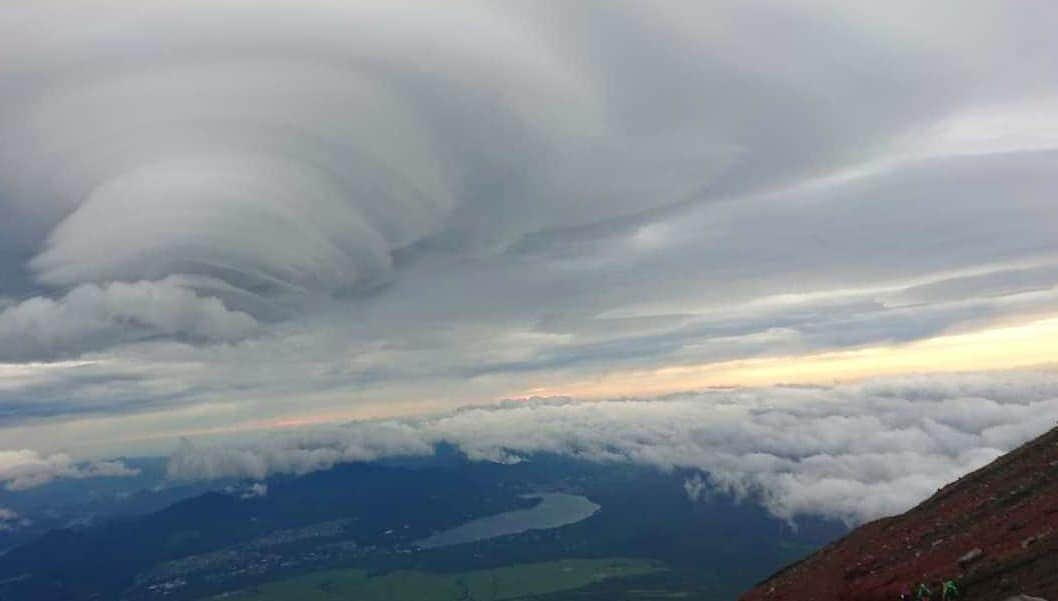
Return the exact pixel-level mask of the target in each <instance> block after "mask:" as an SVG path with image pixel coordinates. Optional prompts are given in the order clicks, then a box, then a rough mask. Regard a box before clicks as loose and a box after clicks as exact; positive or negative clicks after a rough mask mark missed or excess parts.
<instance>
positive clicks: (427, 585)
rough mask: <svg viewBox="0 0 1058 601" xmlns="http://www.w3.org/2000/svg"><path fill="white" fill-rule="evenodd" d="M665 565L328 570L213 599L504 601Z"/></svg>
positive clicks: (617, 562)
mask: <svg viewBox="0 0 1058 601" xmlns="http://www.w3.org/2000/svg"><path fill="white" fill-rule="evenodd" d="M662 569H664V568H663V567H662V566H661V565H660V564H659V563H657V562H653V561H647V560H642V559H621V558H612V559H563V560H559V561H548V562H543V563H527V564H515V565H511V566H505V567H502V568H496V569H493V570H478V571H474V572H459V573H453V574H440V573H430V572H416V571H398V572H391V573H389V574H384V575H381V576H369V575H368V574H367V573H366V572H364V571H363V570H356V569H349V570H329V571H325V572H314V573H312V574H308V575H305V576H301V577H298V578H291V579H289V580H280V581H277V582H270V583H267V584H262V585H260V586H256V587H252V588H249V589H246V590H243V591H239V592H237V593H228V594H225V595H222V596H219V597H213V599H224V601H353V600H355V601H503V600H505V599H509V600H514V599H523V598H526V597H532V596H536V595H546V594H548V593H557V592H559V591H566V590H572V589H577V588H580V587H583V586H587V585H589V584H592V583H594V582H598V581H600V580H606V579H610V578H625V577H628V576H637V575H640V574H649V573H651V572H656V571H659V570H662Z"/></svg>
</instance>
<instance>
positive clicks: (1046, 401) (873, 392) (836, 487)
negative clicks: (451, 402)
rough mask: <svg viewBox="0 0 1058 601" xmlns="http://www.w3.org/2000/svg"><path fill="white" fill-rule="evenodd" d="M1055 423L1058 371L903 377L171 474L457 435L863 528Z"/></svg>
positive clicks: (224, 462)
mask: <svg viewBox="0 0 1058 601" xmlns="http://www.w3.org/2000/svg"><path fill="white" fill-rule="evenodd" d="M1056 423H1058V375H1055V374H1053V373H1030V372H1024V373H1007V374H1002V375H999V374H974V375H962V376H947V377H931V378H923V377H903V378H887V379H880V380H872V381H868V382H865V383H862V384H857V385H842V386H834V387H826V388H824V387H779V388H764V389H745V390H738V391H734V390H714V391H705V392H699V393H687V394H681V395H675V396H671V397H665V398H661V399H655V400H614V401H601V402H589V403H585V402H574V401H570V400H561V399H557V400H547V399H537V400H530V401H524V402H516V401H512V402H508V403H506V404H503V405H500V406H495V407H480V408H467V409H463V410H460V411H457V412H454V413H449V414H444V415H439V416H435V417H430V418H420V419H409V420H402V421H382V422H360V423H354V424H349V425H345V426H332V427H327V428H318V429H307V430H299V431H294V432H283V433H276V434H273V435H270V436H266V437H263V438H260V439H258V440H255V441H253V442H244V443H243V444H241V445H232V444H224V445H217V444H210V443H201V442H195V441H188V440H185V441H184V442H182V443H181V445H180V448H179V449H178V450H177V451H176V452H175V453H174V454H173V456H172V457H171V458H170V460H169V475H170V477H171V478H175V479H178V480H180V479H211V478H225V477H238V478H250V479H258V480H260V479H264V478H266V477H268V476H269V475H273V474H304V473H308V472H311V471H316V470H322V469H327V468H329V467H332V466H333V465H335V464H337V463H343V462H355V461H372V460H376V459H379V458H384V457H394V456H406V455H412V456H414V455H428V454H432V452H433V448H434V445H436V444H438V443H442V442H443V443H448V444H451V445H454V446H456V447H458V448H459V449H460V450H461V451H462V452H463V453H465V454H466V455H467V456H468V457H469V458H470V459H472V460H476V461H496V462H512V461H521V460H524V459H528V460H532V459H531V456H532V455H533V454H535V453H557V454H560V455H565V456H570V457H576V458H580V459H586V460H589V461H603V462H632V463H636V464H640V465H646V466H651V467H656V468H658V469H662V470H673V469H680V470H695V471H696V472H700V473H701V474H703V475H704V478H705V484H706V486H707V487H708V488H711V489H718V490H722V491H724V492H727V493H730V494H733V495H735V496H737V497H739V498H743V499H746V500H748V501H751V502H758V503H761V504H763V505H764V506H765V507H766V508H768V509H769V510H770V511H771V512H772V513H774V514H775V515H776V516H779V517H782V518H786V519H793V518H796V517H797V516H803V515H821V516H826V517H831V518H837V519H842V520H846V521H849V522H861V521H865V520H869V519H873V518H877V517H881V516H884V515H890V514H893V513H898V512H901V511H903V510H905V509H908V508H910V507H911V506H912V505H914V504H915V503H917V502H919V501H922V500H924V499H925V498H926V497H927V496H929V495H930V494H932V493H933V492H934V491H936V490H937V489H938V488H939V487H941V486H942V485H944V484H946V483H948V482H950V481H953V480H954V479H956V478H958V477H960V476H962V475H963V474H965V473H967V472H968V471H970V470H973V469H976V468H978V467H981V466H983V465H985V464H987V463H988V462H990V461H992V460H993V459H995V458H997V457H998V456H1000V455H1001V454H1003V453H1005V452H1007V451H1009V450H1011V449H1013V448H1015V447H1016V446H1018V445H1020V444H1021V443H1023V442H1026V441H1028V440H1030V439H1032V438H1034V437H1036V436H1038V435H1039V434H1041V433H1042V432H1044V431H1045V430H1047V429H1049V428H1051V427H1054V426H1055V424H1056ZM700 478H701V476H698V475H694V476H689V477H688V486H687V488H688V494H692V493H691V491H692V490H696V491H697V493H696V496H701V494H702V489H701V488H700V486H701V483H700ZM696 481H699V482H698V484H697V487H696V486H695V484H696Z"/></svg>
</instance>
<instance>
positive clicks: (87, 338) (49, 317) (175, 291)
mask: <svg viewBox="0 0 1058 601" xmlns="http://www.w3.org/2000/svg"><path fill="white" fill-rule="evenodd" d="M257 326H258V324H257V322H256V320H254V318H252V317H250V316H249V315H247V314H246V313H242V312H239V311H232V310H229V309H228V308H226V307H225V306H224V304H223V303H222V302H221V301H220V300H218V299H217V298H213V297H205V296H199V295H198V294H196V293H195V292H194V291H193V290H191V289H189V288H186V287H184V286H182V285H180V283H179V281H178V280H177V279H175V278H169V279H166V280H161V281H157V282H147V281H141V282H133V283H125V282H111V283H109V284H105V285H102V286H99V285H96V284H82V285H80V286H77V287H76V288H74V289H73V290H71V291H70V292H68V293H67V294H66V295H65V296H63V297H62V298H60V299H58V300H52V299H50V298H45V297H34V298H31V299H28V300H25V301H22V302H21V303H18V304H16V305H13V306H10V307H7V308H5V309H3V310H0V360H5V359H7V360H10V359H22V360H25V359H33V358H37V357H42V356H43V357H49V356H54V355H64V354H75V353H77V352H79V351H83V350H85V349H88V348H92V347H94V346H97V345H98V344H100V343H106V342H114V341H118V340H122V339H124V340H135V339H137V338H143V337H148V336H152V335H163V334H164V335H170V336H173V335H177V336H186V337H188V338H191V339H198V340H207V341H231V340H238V339H240V338H245V337H246V336H249V335H250V334H252V333H253V332H255V331H256V329H257Z"/></svg>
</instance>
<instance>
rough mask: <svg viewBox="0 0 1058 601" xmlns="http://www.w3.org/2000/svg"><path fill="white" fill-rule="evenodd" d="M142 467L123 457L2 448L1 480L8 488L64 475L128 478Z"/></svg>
mask: <svg viewBox="0 0 1058 601" xmlns="http://www.w3.org/2000/svg"><path fill="white" fill-rule="evenodd" d="M138 473H139V470H137V469H133V468H129V467H128V466H126V465H125V464H124V463H122V462H121V461H86V462H78V461H75V460H74V459H73V458H71V457H70V456H69V455H67V454H65V453H53V454H51V455H42V454H40V453H38V452H36V451H32V450H29V449H22V450H17V451H14V450H8V451H0V483H2V484H3V485H4V487H5V488H6V489H7V490H25V489H27V488H34V487H37V486H41V485H44V484H47V483H49V482H51V481H53V480H58V479H62V478H72V479H84V478H105V477H109V478H124V477H129V476H135V475H137V474H138Z"/></svg>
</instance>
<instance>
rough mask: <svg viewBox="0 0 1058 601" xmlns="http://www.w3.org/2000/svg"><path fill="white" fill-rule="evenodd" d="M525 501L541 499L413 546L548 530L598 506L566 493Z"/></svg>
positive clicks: (584, 516)
mask: <svg viewBox="0 0 1058 601" xmlns="http://www.w3.org/2000/svg"><path fill="white" fill-rule="evenodd" d="M525 498H529V499H540V502H539V503H537V504H536V505H534V506H533V507H530V508H529V509H515V510H513V511H506V512H504V513H499V514H496V515H490V516H487V517H483V518H478V519H476V520H472V521H469V522H467V523H465V524H460V525H459V526H456V527H455V528H450V529H448V530H444V531H442V532H438V533H436V534H433V535H431V536H428V537H427V538H424V539H422V540H419V541H417V542H416V543H415V545H416V546H417V547H420V548H423V549H433V548H436V547H448V546H451V545H460V544H463V543H470V542H474V541H479V540H486V539H489V538H496V537H498V536H507V535H508V534H519V533H521V532H525V531H527V530H549V529H551V528H558V527H560V526H566V525H568V524H575V523H577V522H579V521H581V520H586V519H588V518H589V517H591V516H592V515H594V514H595V512H596V511H598V510H599V506H598V505H596V504H595V503H592V502H591V501H589V500H588V499H587V497H582V496H580V495H569V494H565V493H539V494H532V495H525Z"/></svg>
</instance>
